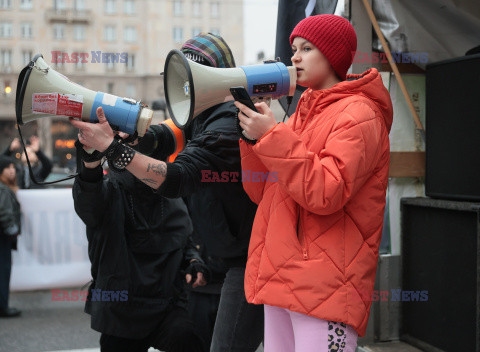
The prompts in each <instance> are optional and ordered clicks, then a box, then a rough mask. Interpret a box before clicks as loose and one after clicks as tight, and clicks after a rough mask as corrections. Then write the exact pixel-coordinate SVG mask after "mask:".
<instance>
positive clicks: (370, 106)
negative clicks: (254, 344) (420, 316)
mask: <svg viewBox="0 0 480 352" xmlns="http://www.w3.org/2000/svg"><path fill="white" fill-rule="evenodd" d="M290 44H291V47H292V53H293V56H292V63H293V65H294V66H295V67H296V69H297V83H298V84H300V85H302V86H304V87H307V88H308V89H307V90H306V91H305V92H304V93H303V94H302V96H301V98H300V101H299V103H298V106H297V109H296V111H295V114H293V115H292V117H291V118H290V119H289V120H288V122H287V123H286V124H284V123H277V122H276V120H275V118H274V116H273V113H272V111H271V110H270V109H269V108H268V106H267V105H266V104H264V103H260V104H256V108H257V110H258V111H259V113H256V112H254V111H252V110H250V109H249V108H247V107H246V106H245V105H242V104H240V103H236V105H237V107H238V108H239V109H240V110H241V113H239V116H238V117H239V119H240V126H241V127H242V128H243V129H244V130H245V132H246V133H247V134H248V135H249V136H251V137H252V138H255V139H257V143H256V144H255V145H254V146H251V145H248V144H247V143H244V142H243V141H240V150H241V154H242V168H244V169H247V170H254V171H258V172H275V173H277V175H278V179H277V181H276V182H270V181H266V182H256V183H254V182H244V183H243V186H244V188H245V190H246V191H247V193H248V195H249V196H250V198H251V199H252V200H254V201H255V202H256V203H257V204H259V206H258V210H257V214H256V217H255V222H254V226H253V230H252V239H251V241H250V248H249V257H248V263H247V270H246V273H245V293H246V295H247V300H248V301H249V302H251V303H255V304H264V309H265V352H292V351H301V352H330V351H337V352H340V351H343V352H354V351H355V349H356V346H357V336H358V335H360V336H363V335H364V334H365V331H366V327H367V322H368V315H369V310H370V305H371V300H370V299H368V298H367V297H368V295H367V297H365V296H364V293H365V292H367V293H368V292H372V290H373V285H374V283H375V272H376V267H377V260H378V251H379V245H380V239H381V234H382V225H383V215H384V208H385V194H386V189H387V185H388V167H389V157H390V146H389V136H388V134H389V132H390V128H391V125H392V120H393V108H392V102H391V99H390V95H389V93H388V91H387V90H386V88H385V86H384V85H383V82H382V78H381V76H380V74H379V73H378V71H377V70H376V69H374V68H372V69H370V70H367V71H366V72H364V73H363V74H359V75H349V76H347V70H348V68H349V67H350V66H351V64H352V61H353V55H352V53H353V52H355V50H356V46H357V37H356V33H355V30H354V29H353V26H352V25H351V24H350V23H349V22H348V21H347V20H346V19H344V18H342V17H340V16H335V15H319V16H311V17H307V18H306V19H304V20H302V21H301V22H300V23H299V24H298V25H297V26H296V27H295V29H294V30H293V32H292V34H291V36H290ZM360 292H362V293H363V294H362V296H361V295H360V294H359V293H360Z"/></svg>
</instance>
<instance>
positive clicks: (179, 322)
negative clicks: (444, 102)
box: [100, 307, 207, 352]
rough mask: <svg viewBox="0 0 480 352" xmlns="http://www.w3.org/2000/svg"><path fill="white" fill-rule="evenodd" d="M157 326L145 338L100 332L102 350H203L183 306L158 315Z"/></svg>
mask: <svg viewBox="0 0 480 352" xmlns="http://www.w3.org/2000/svg"><path fill="white" fill-rule="evenodd" d="M159 318H160V319H159V320H160V322H159V325H158V326H157V328H156V329H155V330H154V331H153V332H152V333H151V334H150V335H148V336H147V337H146V338H144V339H140V340H136V339H127V338H122V337H117V336H111V335H107V334H102V335H101V336H100V350H101V351H102V352H147V351H148V349H149V348H150V347H154V348H156V349H158V350H160V351H164V352H205V351H207V348H206V346H205V342H204V341H203V338H202V336H200V334H199V333H198V332H197V331H196V329H195V326H194V324H193V322H192V321H191V320H190V318H189V316H188V312H187V310H186V309H184V308H180V307H174V308H172V309H171V310H170V311H167V312H165V314H164V315H163V316H161V317H159Z"/></svg>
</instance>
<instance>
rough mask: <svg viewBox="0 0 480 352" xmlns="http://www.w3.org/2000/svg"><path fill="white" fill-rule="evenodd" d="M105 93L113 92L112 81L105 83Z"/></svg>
mask: <svg viewBox="0 0 480 352" xmlns="http://www.w3.org/2000/svg"><path fill="white" fill-rule="evenodd" d="M107 93H109V94H113V83H112V82H108V83H107Z"/></svg>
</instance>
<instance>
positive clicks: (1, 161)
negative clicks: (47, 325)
mask: <svg viewBox="0 0 480 352" xmlns="http://www.w3.org/2000/svg"><path fill="white" fill-rule="evenodd" d="M17 190H18V186H17V179H16V170H15V164H14V160H13V159H12V158H10V157H7V156H4V155H0V317H2V318H8V317H15V316H18V315H20V313H21V311H20V310H18V309H16V308H12V307H9V306H8V296H9V291H10V273H11V271H12V250H15V249H17V236H18V235H20V232H21V213H20V204H19V203H18V200H17V197H16V195H15V193H16V192H17Z"/></svg>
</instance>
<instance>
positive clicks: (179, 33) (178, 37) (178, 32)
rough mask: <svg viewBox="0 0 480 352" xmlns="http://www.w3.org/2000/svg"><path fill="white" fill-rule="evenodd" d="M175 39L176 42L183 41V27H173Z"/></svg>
mask: <svg viewBox="0 0 480 352" xmlns="http://www.w3.org/2000/svg"><path fill="white" fill-rule="evenodd" d="M173 41H174V42H175V43H183V28H180V27H173Z"/></svg>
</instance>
